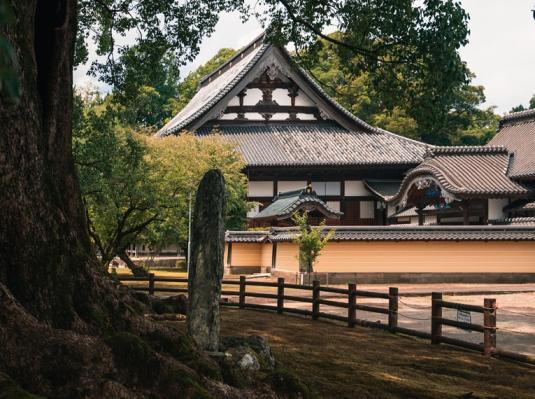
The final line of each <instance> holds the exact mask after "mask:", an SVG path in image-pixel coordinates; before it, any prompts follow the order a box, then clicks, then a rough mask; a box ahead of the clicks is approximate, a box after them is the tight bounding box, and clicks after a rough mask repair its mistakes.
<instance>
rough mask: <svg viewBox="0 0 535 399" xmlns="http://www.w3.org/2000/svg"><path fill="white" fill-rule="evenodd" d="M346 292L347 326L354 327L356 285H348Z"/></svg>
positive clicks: (355, 318) (355, 317)
mask: <svg viewBox="0 0 535 399" xmlns="http://www.w3.org/2000/svg"><path fill="white" fill-rule="evenodd" d="M347 291H348V293H347V305H348V306H347V326H348V327H355V324H357V323H356V320H357V308H356V306H357V284H355V283H349V284H348V285H347Z"/></svg>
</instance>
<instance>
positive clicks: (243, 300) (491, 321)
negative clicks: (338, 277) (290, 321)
mask: <svg viewBox="0 0 535 399" xmlns="http://www.w3.org/2000/svg"><path fill="white" fill-rule="evenodd" d="M119 280H120V281H130V282H145V281H147V282H148V286H147V287H143V286H135V287H133V289H135V290H139V291H146V292H148V293H149V294H150V295H154V294H155V293H156V292H167V293H187V291H188V289H187V287H169V286H159V287H158V286H156V284H155V283H156V282H160V283H183V284H184V283H186V284H187V282H188V279H187V278H170V277H157V278H156V277H155V276H154V274H153V273H150V274H149V276H148V277H129V276H128V277H119ZM222 284H223V286H229V285H230V286H237V291H236V290H235V291H232V290H227V289H223V290H222V291H221V295H222V296H225V297H228V296H236V297H238V302H229V301H228V300H222V301H221V305H223V306H234V307H239V308H242V309H243V308H248V309H260V310H268V311H274V312H277V313H278V314H283V313H291V314H298V315H303V316H310V317H311V318H312V320H318V319H320V318H322V319H329V320H336V321H341V322H344V323H346V324H347V326H348V327H355V326H356V325H360V326H366V327H374V328H380V329H383V330H387V331H390V332H392V333H401V334H405V335H411V336H416V337H419V338H424V339H429V340H430V341H431V343H432V344H440V343H445V344H449V345H454V346H459V347H463V348H466V349H471V350H475V351H479V352H482V353H483V354H484V355H485V356H495V357H503V358H508V359H512V360H516V361H521V362H526V363H531V364H535V359H534V358H533V357H531V356H526V355H523V354H519V353H515V352H509V351H504V350H498V349H497V348H496V331H497V326H496V313H497V307H496V300H495V299H493V298H485V299H484V301H483V306H477V305H467V304H462V303H457V302H448V301H444V300H443V299H442V293H440V292H433V293H432V297H431V317H430V320H431V333H428V332H424V331H420V330H415V329H411V328H406V327H401V326H399V325H398V315H399V314H400V313H399V311H398V309H399V302H400V299H399V291H398V288H397V287H390V288H389V291H388V294H387V293H382V292H374V291H364V290H359V289H357V285H356V284H355V283H350V284H348V286H347V288H335V287H327V286H322V285H320V283H319V281H317V280H314V281H313V282H312V285H300V284H289V283H286V282H285V281H284V278H282V277H280V278H278V280H277V281H276V282H274V281H247V280H246V278H245V276H240V279H239V280H226V279H224V280H223V281H222ZM247 287H268V288H272V289H273V291H274V292H276V293H266V292H249V291H248V290H247ZM285 290H300V291H306V292H307V293H309V296H299V295H287V294H286V292H285ZM322 293H330V294H338V295H341V296H342V297H343V298H344V300H343V301H336V300H332V299H326V298H325V297H324V296H323V295H322ZM248 297H249V298H262V299H272V300H274V301H276V305H271V304H262V303H251V302H247V298H248ZM358 298H375V299H383V300H385V301H388V302H385V305H388V307H386V306H385V307H379V306H370V305H363V304H359V303H358ZM288 301H289V302H304V303H310V304H311V308H310V309H298V308H294V307H285V303H287V302H288ZM322 305H323V306H327V307H335V308H343V309H347V313H346V315H345V316H342V315H340V314H333V313H329V312H325V311H322ZM444 308H447V309H456V310H458V311H465V312H475V313H481V314H483V324H482V325H481V324H473V323H471V322H463V321H458V320H453V319H447V318H444V317H443V312H442V310H443V309H444ZM358 311H365V312H370V313H372V314H382V315H387V316H388V323H381V322H374V321H369V320H364V319H360V318H358V317H357V315H358ZM417 320H421V319H417ZM422 320H423V319H422ZM444 325H445V326H451V327H456V328H460V329H463V330H467V331H476V332H480V333H483V344H476V343H473V342H468V341H463V340H460V339H456V338H451V337H447V336H444V335H443V334H442V326H444Z"/></svg>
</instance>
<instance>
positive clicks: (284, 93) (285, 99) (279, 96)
mask: <svg viewBox="0 0 535 399" xmlns="http://www.w3.org/2000/svg"><path fill="white" fill-rule="evenodd" d="M273 100H274V101H276V102H277V104H279V105H291V104H292V99H291V98H290V96H289V95H288V90H286V89H275V90H273Z"/></svg>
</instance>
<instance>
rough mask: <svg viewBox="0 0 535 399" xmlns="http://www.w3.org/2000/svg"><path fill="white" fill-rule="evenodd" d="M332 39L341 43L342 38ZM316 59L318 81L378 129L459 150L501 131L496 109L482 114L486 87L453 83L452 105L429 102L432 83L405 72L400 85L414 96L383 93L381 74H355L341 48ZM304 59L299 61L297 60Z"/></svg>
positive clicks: (328, 46) (325, 48)
mask: <svg viewBox="0 0 535 399" xmlns="http://www.w3.org/2000/svg"><path fill="white" fill-rule="evenodd" d="M330 37H333V38H335V39H338V38H340V34H339V33H335V34H332V35H331V36H330ZM314 56H315V58H314V63H313V65H311V66H310V72H311V74H312V75H313V77H315V78H316V79H317V80H318V81H319V82H320V84H322V85H323V86H324V88H325V90H326V91H327V92H328V93H329V94H330V95H332V96H333V97H334V98H335V99H336V100H337V101H338V102H339V103H340V104H342V105H343V106H344V107H346V108H347V109H349V110H350V111H351V112H352V113H354V114H355V115H357V116H358V117H360V118H362V119H363V120H365V121H368V122H370V123H371V124H373V125H374V126H378V127H381V128H383V129H386V130H389V131H392V132H394V133H398V134H401V135H403V136H406V137H409V138H412V139H417V140H424V141H426V142H429V143H432V144H454V145H467V144H485V143H486V142H487V141H488V140H489V139H490V138H491V137H492V135H493V134H494V132H495V131H496V128H497V126H498V119H499V117H498V116H497V115H496V114H495V113H494V109H493V108H487V109H485V110H481V109H479V108H478V106H480V105H481V104H482V103H483V102H484V101H485V95H484V88H483V87H482V86H472V85H469V84H467V83H465V81H464V80H459V81H457V82H451V88H450V89H451V93H450V95H449V97H448V104H442V103H433V101H435V100H434V98H433V96H430V97H428V96H429V95H430V92H429V88H428V87H426V85H427V84H430V83H426V82H425V81H422V80H418V79H419V78H418V77H413V78H410V77H407V76H405V75H403V74H402V73H401V72H400V73H398V75H397V81H398V83H399V84H400V85H401V86H403V87H405V86H407V85H410V86H411V87H412V88H411V95H410V96H406V95H402V96H400V95H399V93H397V92H395V91H392V90H383V88H382V87H380V86H378V85H377V84H376V83H375V81H376V80H377V79H378V74H380V72H379V71H378V70H375V71H369V72H355V71H353V70H352V69H351V68H349V67H348V63H347V59H345V58H340V54H339V52H338V51H337V48H336V45H334V44H332V43H329V42H327V41H325V40H322V41H321V42H320V48H319V49H318V50H316V52H315V53H314ZM303 58H304V57H299V56H297V59H298V60H301V59H303ZM342 59H343V60H344V62H342V61H341V60H342ZM305 60H306V59H305ZM349 65H351V63H349ZM468 77H472V75H471V74H469V75H468ZM409 78H410V79H412V80H410V81H409ZM433 84H434V83H433ZM418 102H422V103H425V102H427V103H429V104H428V106H426V107H425V108H422V107H419V106H417V103H418ZM433 104H435V105H436V107H437V108H435V109H432V110H430V109H429V108H428V107H429V106H432V105H433Z"/></svg>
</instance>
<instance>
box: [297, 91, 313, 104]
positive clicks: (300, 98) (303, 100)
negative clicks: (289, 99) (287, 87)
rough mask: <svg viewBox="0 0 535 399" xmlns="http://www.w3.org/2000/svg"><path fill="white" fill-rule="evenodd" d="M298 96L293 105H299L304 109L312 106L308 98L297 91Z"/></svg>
mask: <svg viewBox="0 0 535 399" xmlns="http://www.w3.org/2000/svg"><path fill="white" fill-rule="evenodd" d="M298 94H299V95H298V96H297V97H296V98H295V105H299V106H301V105H302V106H305V107H311V106H314V103H313V102H312V100H311V99H310V97H309V96H307V95H306V94H305V93H303V92H302V91H301V90H299V92H298Z"/></svg>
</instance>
